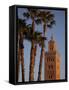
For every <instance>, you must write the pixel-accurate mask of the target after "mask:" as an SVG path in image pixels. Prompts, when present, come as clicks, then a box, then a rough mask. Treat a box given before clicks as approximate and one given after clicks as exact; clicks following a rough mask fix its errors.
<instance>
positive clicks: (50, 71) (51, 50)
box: [44, 35, 60, 80]
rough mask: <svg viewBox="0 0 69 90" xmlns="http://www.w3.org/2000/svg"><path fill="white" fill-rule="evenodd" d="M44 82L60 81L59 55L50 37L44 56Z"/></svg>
mask: <svg viewBox="0 0 69 90" xmlns="http://www.w3.org/2000/svg"><path fill="white" fill-rule="evenodd" d="M44 69H45V74H44V75H45V80H59V79H60V55H59V53H58V51H57V47H56V42H55V40H54V38H53V35H52V36H51V39H50V41H49V42H48V52H46V54H45V68H44Z"/></svg>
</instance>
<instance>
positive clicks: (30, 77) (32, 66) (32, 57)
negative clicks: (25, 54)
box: [29, 41, 35, 81]
mask: <svg viewBox="0 0 69 90" xmlns="http://www.w3.org/2000/svg"><path fill="white" fill-rule="evenodd" d="M34 49H35V48H34V41H32V48H31V53H30V55H31V57H30V75H29V81H33V80H34Z"/></svg>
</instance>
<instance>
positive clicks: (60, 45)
mask: <svg viewBox="0 0 69 90" xmlns="http://www.w3.org/2000/svg"><path fill="white" fill-rule="evenodd" d="M50 11H51V12H52V13H53V14H54V15H55V21H56V25H54V26H53V28H52V29H49V28H48V29H47V32H46V36H47V38H48V40H47V41H46V49H45V50H46V51H47V50H48V48H47V47H48V41H49V40H50V37H51V35H52V33H53V37H54V40H55V41H56V44H57V49H58V52H59V53H60V56H61V60H60V62H61V66H60V78H61V79H65V11H63V10H50ZM23 12H26V8H25V9H24V8H18V18H21V19H24V17H23ZM27 23H32V21H31V19H29V20H28V21H27ZM35 30H38V31H40V32H42V30H43V26H42V25H39V26H37V25H35ZM30 49H31V43H30V42H29V41H27V40H24V65H25V67H24V68H25V79H26V81H28V80H29V64H30ZM40 51H41V48H40V47H39V46H38V49H37V56H36V59H35V68H34V79H35V81H36V80H37V76H38V67H39V60H40ZM43 61H44V60H43ZM43 66H44V62H43ZM42 79H43V80H44V68H43V67H42ZM19 81H21V66H20V74H19Z"/></svg>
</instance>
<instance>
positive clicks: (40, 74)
mask: <svg viewBox="0 0 69 90" xmlns="http://www.w3.org/2000/svg"><path fill="white" fill-rule="evenodd" d="M43 56H44V48H42V49H41V55H40V63H39V72H38V81H40V80H42V59H43Z"/></svg>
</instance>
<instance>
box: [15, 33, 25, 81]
mask: <svg viewBox="0 0 69 90" xmlns="http://www.w3.org/2000/svg"><path fill="white" fill-rule="evenodd" d="M19 36H20V39H19V47H18V48H19V49H18V61H17V73H16V74H17V78H16V80H17V82H18V77H19V66H20V63H21V67H22V82H24V45H23V35H22V34H21V33H20V35H19Z"/></svg>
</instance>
